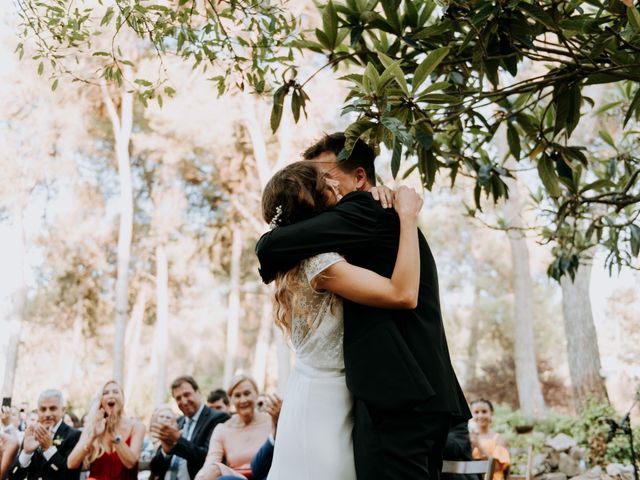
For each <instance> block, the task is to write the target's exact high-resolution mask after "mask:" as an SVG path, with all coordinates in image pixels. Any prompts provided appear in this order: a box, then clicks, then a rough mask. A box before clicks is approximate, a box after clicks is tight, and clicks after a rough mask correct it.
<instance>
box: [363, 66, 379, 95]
mask: <svg viewBox="0 0 640 480" xmlns="http://www.w3.org/2000/svg"><path fill="white" fill-rule="evenodd" d="M362 83H363V85H364V90H365V92H366V93H373V92H375V91H376V90H378V86H379V85H380V75H379V74H378V71H377V70H376V67H375V65H373V63H368V64H367V67H366V68H365V69H364V75H363V78H362Z"/></svg>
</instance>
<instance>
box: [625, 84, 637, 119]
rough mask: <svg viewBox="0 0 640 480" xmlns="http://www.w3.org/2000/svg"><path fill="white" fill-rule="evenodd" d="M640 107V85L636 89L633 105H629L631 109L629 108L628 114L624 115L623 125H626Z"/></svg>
mask: <svg viewBox="0 0 640 480" xmlns="http://www.w3.org/2000/svg"><path fill="white" fill-rule="evenodd" d="M639 109H640V87H639V88H638V90H636V94H635V95H634V96H633V100H631V105H629V110H627V114H626V115H625V116H624V122H622V126H623V127H626V126H627V123H628V122H629V120H631V117H632V116H633V112H634V110H638V111H640V110H639Z"/></svg>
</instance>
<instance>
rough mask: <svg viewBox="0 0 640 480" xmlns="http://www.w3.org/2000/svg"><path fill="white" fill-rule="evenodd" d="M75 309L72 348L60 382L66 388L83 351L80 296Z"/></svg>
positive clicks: (71, 382) (69, 385) (81, 303)
mask: <svg viewBox="0 0 640 480" xmlns="http://www.w3.org/2000/svg"><path fill="white" fill-rule="evenodd" d="M75 310H76V315H75V318H74V320H73V338H72V340H71V345H73V348H72V349H71V352H69V354H68V355H67V361H66V362H65V366H64V368H65V372H64V377H63V380H62V384H63V385H64V387H65V389H67V390H68V389H69V387H71V385H72V384H73V380H74V377H75V375H74V374H75V370H76V364H77V363H78V358H82V357H83V353H84V352H83V350H84V341H83V337H82V324H83V323H84V322H83V320H84V318H83V312H84V308H83V299H82V296H80V298H78V301H77V302H76V308H75Z"/></svg>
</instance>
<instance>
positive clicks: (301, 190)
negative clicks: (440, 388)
mask: <svg viewBox="0 0 640 480" xmlns="http://www.w3.org/2000/svg"><path fill="white" fill-rule="evenodd" d="M329 182H331V180H328V179H325V178H324V176H323V175H322V173H321V172H320V171H319V170H318V169H317V167H316V166H315V165H314V164H313V163H312V162H308V161H306V162H305V161H302V162H296V163H293V164H291V165H289V166H287V167H286V168H284V169H282V170H281V171H279V172H278V173H276V174H275V175H274V176H273V178H272V179H271V180H270V181H269V183H268V184H267V186H266V187H265V190H264V193H263V196H262V212H263V217H264V219H265V221H267V222H269V224H270V225H271V226H272V227H274V228H276V227H279V226H285V225H290V224H292V223H296V222H299V221H302V220H305V219H307V218H310V217H312V216H315V215H318V214H320V213H322V212H323V211H325V210H327V209H329V208H331V207H332V206H333V205H335V204H336V203H337V202H338V200H339V196H338V194H337V192H336V190H335V188H334V185H332V184H330V183H329ZM394 203H395V204H394V208H395V209H396V211H397V213H398V216H399V217H400V244H399V248H398V254H397V258H396V263H395V268H394V271H393V274H392V276H391V278H390V279H389V278H386V277H383V276H380V275H378V274H376V273H374V272H371V271H369V270H366V269H363V268H360V267H356V266H354V265H351V264H349V263H348V262H347V261H346V260H345V259H344V258H343V257H342V256H340V255H339V254H337V253H322V254H319V255H316V256H314V257H311V258H308V259H306V260H304V261H302V262H301V263H300V264H299V265H297V266H296V267H294V268H293V269H291V270H289V271H288V272H286V273H283V274H280V275H279V276H278V277H277V278H276V294H275V299H276V323H277V324H278V325H279V326H280V327H281V328H282V329H283V330H284V332H285V334H287V335H288V336H289V338H290V340H291V344H292V345H293V348H294V350H295V355H296V364H295V368H294V370H293V372H292V374H291V376H290V378H289V382H288V385H287V390H286V393H285V397H284V404H283V408H282V412H281V414H280V419H279V421H278V426H277V435H276V442H275V450H274V456H273V463H272V465H271V470H270V472H269V477H268V478H269V480H294V479H295V480H298V479H305V480H316V479H317V480H327V479H332V480H355V478H356V473H355V467H354V459H353V444H352V439H351V433H352V429H353V419H352V404H353V402H352V398H351V395H350V393H349V391H348V389H347V386H346V383H345V376H344V359H343V352H342V339H343V311H342V298H346V299H348V300H351V301H353V302H356V303H360V304H364V305H369V306H374V307H379V308H387V309H390V308H397V309H411V308H415V306H416V304H417V298H418V285H419V281H420V262H419V252H418V234H417V217H418V212H419V211H420V208H421V207H422V199H421V197H420V196H419V195H418V194H417V193H416V192H415V191H414V190H412V189H409V188H406V187H400V189H398V191H397V192H396V194H395V202H394Z"/></svg>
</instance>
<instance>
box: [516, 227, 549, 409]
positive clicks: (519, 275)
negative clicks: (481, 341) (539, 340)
mask: <svg viewBox="0 0 640 480" xmlns="http://www.w3.org/2000/svg"><path fill="white" fill-rule="evenodd" d="M508 236H509V243H510V245H511V261H512V265H513V289H514V301H513V304H514V305H513V307H514V323H515V328H514V342H513V348H514V360H515V365H516V385H517V387H518V399H519V402H520V409H521V410H522V413H523V414H524V416H525V417H528V418H537V417H540V416H542V415H543V414H544V410H545V405H544V398H543V396H542V388H541V386H540V381H539V379H538V368H537V364H536V352H535V339H534V335H533V298H532V293H533V287H532V284H531V272H530V270H529V249H528V247H527V241H526V239H525V236H524V235H523V234H522V232H520V231H516V230H510V231H509V232H508Z"/></svg>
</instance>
